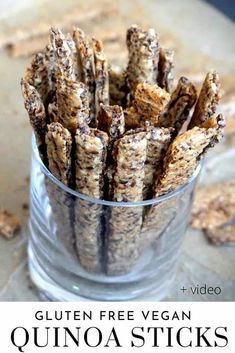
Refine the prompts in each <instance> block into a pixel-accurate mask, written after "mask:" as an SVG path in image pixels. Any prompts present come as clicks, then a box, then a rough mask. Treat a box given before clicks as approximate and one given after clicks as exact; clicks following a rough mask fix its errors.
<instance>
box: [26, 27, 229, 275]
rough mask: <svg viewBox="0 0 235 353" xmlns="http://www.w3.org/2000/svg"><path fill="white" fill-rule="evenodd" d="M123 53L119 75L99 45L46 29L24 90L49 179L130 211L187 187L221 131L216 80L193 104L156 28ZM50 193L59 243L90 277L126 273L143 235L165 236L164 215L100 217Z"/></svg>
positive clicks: (208, 80)
mask: <svg viewBox="0 0 235 353" xmlns="http://www.w3.org/2000/svg"><path fill="white" fill-rule="evenodd" d="M126 44H127V49H128V54H129V58H128V63H127V66H126V68H124V69H121V68H117V67H112V66H111V65H110V64H109V63H108V62H107V60H106V57H105V53H104V48H103V44H102V42H101V41H100V40H97V39H95V38H92V40H91V41H90V40H88V38H87V37H86V35H85V34H84V32H83V31H82V30H81V29H79V28H76V29H74V31H73V34H72V35H70V34H68V35H64V34H63V33H62V32H61V31H60V30H59V29H54V28H53V29H51V32H50V43H49V44H48V46H47V47H46V48H45V50H44V51H43V52H42V53H38V54H36V55H35V56H34V57H33V59H32V62H31V65H30V66H29V67H28V68H27V70H26V73H25V75H24V78H23V79H22V81H21V86H22V92H23V97H24V103H25V108H26V110H27V112H28V115H29V119H30V123H31V125H32V127H33V130H34V134H35V138H36V143H37V146H38V150H39V154H40V156H41V158H42V161H43V163H44V164H45V165H46V167H47V168H48V169H49V171H50V172H51V173H52V174H53V175H54V176H55V177H56V178H57V179H58V180H59V181H60V182H61V183H63V184H64V185H66V186H67V187H69V188H71V189H74V190H75V191H77V192H79V193H81V194H84V195H87V196H89V197H92V198H95V199H102V200H108V201H116V202H137V201H142V200H148V199H155V198H157V197H159V196H162V195H166V194H168V193H170V192H172V191H175V190H176V189H177V188H179V187H180V186H182V185H183V184H185V183H186V182H187V181H188V180H189V179H190V177H191V176H192V175H193V173H194V171H195V169H196V168H197V165H198V161H199V160H200V158H201V157H202V155H203V154H204V152H205V151H206V150H207V149H208V148H210V147H213V146H214V144H215V143H217V142H218V141H219V140H220V138H221V136H222V134H223V128H224V126H225V122H224V118H223V116H222V115H221V114H219V115H217V116H216V115H214V114H215V113H216V107H217V105H218V102H219V99H220V83H219V76H218V74H217V73H216V72H215V71H210V72H209V73H208V74H207V75H206V77H205V80H204V82H203V85H202V88H201V91H200V93H199V95H198V96H197V92H196V89H195V87H194V85H193V84H192V83H191V82H190V80H189V79H187V78H186V77H181V78H180V79H179V81H178V83H177V84H176V86H175V87H174V73H173V70H174V63H173V58H174V53H173V51H171V50H169V49H164V48H162V47H161V46H160V44H159V38H158V35H157V34H156V33H155V31H154V30H153V29H149V30H147V31H145V30H143V29H141V28H139V27H138V26H136V25H133V26H131V27H130V28H129V29H128V30H127V36H126ZM193 107H194V110H193V109H192V108H193ZM192 110H193V111H192ZM47 194H48V198H49V201H50V205H51V208H52V213H53V215H54V219H55V222H56V226H57V233H58V234H57V235H58V241H61V243H62V244H64V246H65V248H66V249H67V251H68V253H70V254H75V256H76V257H77V259H78V262H79V263H80V265H81V266H82V267H83V268H84V269H86V270H87V271H90V272H103V273H106V274H108V275H120V274H125V273H128V272H130V271H131V269H132V268H133V266H134V264H135V263H136V261H137V260H138V257H139V255H140V247H141V246H140V244H143V242H144V239H147V238H148V237H147V234H148V231H150V230H151V231H152V230H154V233H155V236H156V237H157V236H158V235H159V234H160V232H162V230H163V228H162V226H160V224H161V217H162V218H163V217H165V213H166V211H167V210H166V209H165V210H164V209H163V208H162V207H151V206H150V207H148V208H143V207H131V206H130V207H123V206H120V207H119V206H117V205H116V206H115V207H110V208H109V210H107V208H108V207H106V206H102V204H100V203H95V202H92V201H91V202H89V201H87V200H86V199H81V198H76V199H75V198H70V197H68V195H66V194H63V195H62V194H61V193H60V191H59V190H58V186H57V187H55V186H54V185H53V183H51V184H47ZM122 205H123V204H122ZM160 228H161V229H160ZM146 241H147V240H146Z"/></svg>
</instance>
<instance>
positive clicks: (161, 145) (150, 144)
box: [143, 126, 173, 200]
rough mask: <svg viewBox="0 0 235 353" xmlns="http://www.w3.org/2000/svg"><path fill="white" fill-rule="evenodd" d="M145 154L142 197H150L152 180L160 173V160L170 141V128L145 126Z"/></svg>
mask: <svg viewBox="0 0 235 353" xmlns="http://www.w3.org/2000/svg"><path fill="white" fill-rule="evenodd" d="M147 131H148V135H147V136H148V137H147V155H146V161H145V176H144V189H143V199H144V200H145V199H148V198H152V185H153V180H154V179H156V178H157V175H159V174H160V173H161V169H162V161H163V159H164V156H165V153H166V151H167V149H168V146H169V144H170V141H171V134H172V131H173V129H172V128H156V127H153V126H150V127H148V128H147Z"/></svg>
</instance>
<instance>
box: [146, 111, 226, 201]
mask: <svg viewBox="0 0 235 353" xmlns="http://www.w3.org/2000/svg"><path fill="white" fill-rule="evenodd" d="M221 119H222V116H221V115H219V116H218V117H217V119H213V122H212V127H209V126H208V127H207V128H206V127H204V128H199V127H194V128H193V129H191V130H188V131H185V132H184V133H182V134H181V135H179V136H177V137H176V138H175V140H174V141H173V142H172V144H171V145H170V147H169V149H168V151H167V154H166V157H165V159H164V163H163V172H162V174H161V176H160V177H159V179H158V180H157V181H156V185H155V187H154V194H153V197H158V196H161V195H165V194H166V193H168V192H171V191H173V190H175V189H177V188H178V187H179V186H181V185H183V184H184V183H185V182H187V180H188V179H189V178H190V177H191V176H192V175H193V172H194V171H195V170H196V167H197V164H198V160H199V159H200V157H201V156H202V154H203V153H204V152H205V150H207V149H208V148H209V147H212V146H213V145H214V144H215V143H216V142H217V141H218V140H219V138H220V135H221V130H222V129H223V127H222V126H221ZM214 121H216V122H217V126H216V127H215V125H214Z"/></svg>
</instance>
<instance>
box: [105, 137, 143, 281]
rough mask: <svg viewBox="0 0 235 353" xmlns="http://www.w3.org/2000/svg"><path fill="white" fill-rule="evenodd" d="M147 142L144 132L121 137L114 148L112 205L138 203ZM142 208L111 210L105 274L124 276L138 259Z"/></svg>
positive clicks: (113, 208)
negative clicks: (114, 170) (116, 202)
mask: <svg viewBox="0 0 235 353" xmlns="http://www.w3.org/2000/svg"><path fill="white" fill-rule="evenodd" d="M146 147H147V139H146V133H145V132H138V133H135V132H133V133H129V134H127V135H124V136H123V137H122V138H121V139H120V140H119V141H118V142H117V147H116V153H117V155H116V172H115V176H114V201H122V202H126V201H133V202H134V201H140V200H142V193H143V184H144V164H145V160H146ZM142 211H143V210H142V207H121V206H117V207H112V210H111V214H110V219H109V237H108V254H107V257H108V258H107V274H108V275H120V274H125V273H128V272H129V271H130V270H131V269H132V267H133V265H134V264H135V262H136V260H137V258H138V248H139V234H140V228H141V223H142Z"/></svg>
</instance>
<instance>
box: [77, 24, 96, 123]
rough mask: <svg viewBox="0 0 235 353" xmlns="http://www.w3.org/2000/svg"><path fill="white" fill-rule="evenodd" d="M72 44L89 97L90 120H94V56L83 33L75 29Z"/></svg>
mask: <svg viewBox="0 0 235 353" xmlns="http://www.w3.org/2000/svg"><path fill="white" fill-rule="evenodd" d="M73 38H74V42H75V44H76V48H77V55H78V58H79V65H80V73H81V81H82V82H83V83H85V85H86V86H87V89H88V95H89V108H90V120H93V119H94V118H95V73H94V56H93V51H92V48H91V46H90V44H89V42H88V41H87V40H86V38H85V34H84V32H83V31H82V30H81V29H80V28H76V29H75V30H74V32H73Z"/></svg>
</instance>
